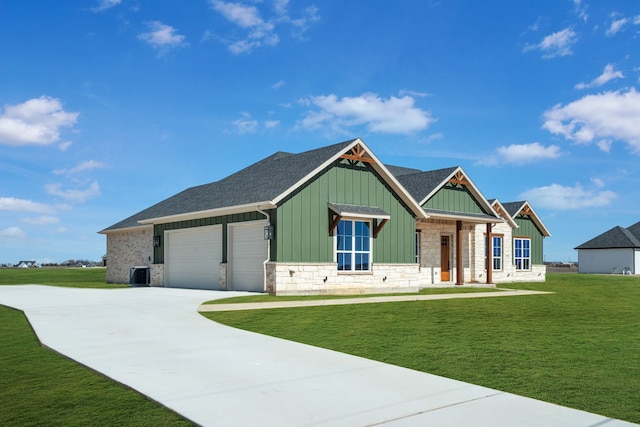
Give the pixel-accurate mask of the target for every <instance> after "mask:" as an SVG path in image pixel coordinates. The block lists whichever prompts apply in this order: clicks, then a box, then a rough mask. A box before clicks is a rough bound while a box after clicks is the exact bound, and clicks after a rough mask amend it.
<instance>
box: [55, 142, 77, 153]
mask: <svg viewBox="0 0 640 427" xmlns="http://www.w3.org/2000/svg"><path fill="white" fill-rule="evenodd" d="M71 144H73V142H71V141H65V142H61V143H60V144H58V148H59V149H60V151H67V150H68V149H69V147H71Z"/></svg>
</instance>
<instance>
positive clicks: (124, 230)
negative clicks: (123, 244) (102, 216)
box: [98, 224, 151, 235]
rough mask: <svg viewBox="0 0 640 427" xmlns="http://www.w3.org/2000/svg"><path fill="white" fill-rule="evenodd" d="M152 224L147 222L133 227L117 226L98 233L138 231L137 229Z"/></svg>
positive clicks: (144, 228)
mask: <svg viewBox="0 0 640 427" xmlns="http://www.w3.org/2000/svg"><path fill="white" fill-rule="evenodd" d="M150 226H151V224H148V225H147V224H145V225H134V226H133V227H126V228H116V229H115V230H102V231H98V234H105V235H106V234H112V233H121V232H129V231H136V230H146V229H148V228H149V227H150Z"/></svg>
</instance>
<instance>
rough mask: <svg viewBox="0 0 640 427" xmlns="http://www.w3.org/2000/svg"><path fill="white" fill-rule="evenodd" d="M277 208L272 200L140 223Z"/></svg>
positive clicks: (155, 222) (169, 216)
mask: <svg viewBox="0 0 640 427" xmlns="http://www.w3.org/2000/svg"><path fill="white" fill-rule="evenodd" d="M275 207H276V205H275V204H274V203H273V202H271V201H270V200H266V201H262V202H256V203H247V204H244V205H237V206H226V207H223V208H216V209H207V210H203V211H196V212H186V213H182V214H176V215H168V216H162V217H156V218H148V219H143V220H140V221H138V222H139V223H140V224H166V223H168V222H177V221H188V220H192V219H201V218H208V217H212V216H222V215H232V214H237V213H244V212H253V211H255V210H256V209H261V210H264V209H273V208H275Z"/></svg>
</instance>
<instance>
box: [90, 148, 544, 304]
mask: <svg viewBox="0 0 640 427" xmlns="http://www.w3.org/2000/svg"><path fill="white" fill-rule="evenodd" d="M520 205H521V206H520V207H519V209H518V210H514V211H513V213H509V210H508V209H503V210H502V211H497V210H496V209H494V206H492V204H491V203H490V202H489V201H487V200H486V199H485V198H484V196H483V195H482V193H481V192H480V191H479V190H478V188H477V187H476V186H475V185H474V184H473V182H472V181H471V180H470V179H469V177H468V176H467V175H466V173H465V172H464V171H463V170H462V168H460V167H453V168H448V169H440V170H437V171H429V172H423V171H420V170H417V169H409V168H402V167H395V166H386V165H384V164H382V163H381V162H380V161H379V160H378V158H377V157H376V156H375V155H374V154H373V152H372V151H371V150H370V149H369V147H367V146H366V144H365V143H364V142H363V141H362V140H360V139H354V140H351V141H345V142H342V143H339V144H335V145H331V146H328V147H322V148H319V149H316V150H311V151H307V152H303V153H299V154H292V153H284V152H277V153H275V154H273V155H272V156H269V157H267V158H265V159H263V160H261V161H259V162H257V163H254V164H253V165H250V166H248V167H246V168H245V169H242V170H241V171H239V172H236V173H235V174H233V175H230V176H228V177H226V178H224V179H222V180H220V181H217V182H214V183H210V184H205V185H201V186H197V187H192V188H189V189H187V190H185V191H183V192H181V193H179V194H176V195H175V196H173V197H170V198H168V199H166V200H164V201H162V202H160V203H158V204H156V205H154V206H151V207H149V208H147V209H145V210H143V211H141V212H139V213H137V214H135V215H133V216H131V217H129V218H127V219H125V220H123V221H121V222H119V223H117V224H115V225H113V226H111V227H109V228H106V229H105V230H102V231H101V232H100V233H102V234H105V235H106V236H107V258H108V260H109V262H108V264H107V281H109V282H124V283H127V282H129V280H130V274H131V271H132V270H131V269H132V267H136V268H140V267H144V266H147V267H148V268H150V282H151V285H152V286H170V287H193V288H207V289H233V290H249V291H257V292H270V293H277V294H301V293H364V292H385V291H414V290H417V289H420V288H424V287H428V286H442V285H453V284H458V285H462V284H464V283H494V279H493V277H494V276H492V274H493V272H494V270H495V271H496V274H497V276H495V277H496V279H497V278H498V277H499V278H500V279H501V280H502V281H522V280H544V278H545V271H546V270H545V267H544V265H543V262H542V251H543V247H542V238H543V237H544V236H548V235H549V233H548V231H547V230H546V228H544V225H542V222H541V221H540V219H539V218H538V217H537V215H535V213H533V210H532V209H530V206H529V204H528V203H526V202H520ZM500 212H502V213H500ZM518 221H521V223H522V224H520V223H518ZM530 223H533V227H530ZM505 224H506V225H505ZM495 227H501V228H500V229H501V230H502V231H500V235H499V236H498V234H496V232H495V231H494V228H495ZM521 229H522V232H520V230H521ZM512 230H518V232H515V231H514V232H513V233H515V234H512V232H511V231H512ZM512 235H514V236H516V238H515V239H514V240H513V244H514V245H518V246H517V248H515V249H513V251H512V252H513V253H514V254H515V253H517V254H518V257H517V258H516V257H515V255H514V258H513V259H512V258H511V257H508V255H507V250H506V248H507V246H509V245H510V244H511V242H512ZM497 237H500V238H501V239H496V238H497ZM498 241H500V242H501V243H500V245H501V246H500V248H499V249H497V247H496V246H495V242H498ZM487 248H488V250H487ZM509 250H511V249H509ZM496 251H498V253H499V254H498V255H495V256H494V257H493V261H492V263H490V264H489V266H488V267H489V268H487V263H486V259H487V258H486V254H487V253H491V254H494V253H496ZM538 255H539V256H538ZM498 259H500V262H499V263H498V261H497V260H498Z"/></svg>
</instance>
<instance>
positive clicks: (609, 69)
mask: <svg viewBox="0 0 640 427" xmlns="http://www.w3.org/2000/svg"><path fill="white" fill-rule="evenodd" d="M623 78H624V75H623V74H622V72H621V71H614V69H613V64H607V65H606V66H605V67H604V71H603V72H602V74H600V75H599V76H598V77H596V78H595V79H593V80H592V81H591V82H589V83H578V84H577V85H576V86H575V87H576V89H587V88H590V87H597V86H602V85H604V84H606V83H608V82H610V81H611V80H614V79H623Z"/></svg>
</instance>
